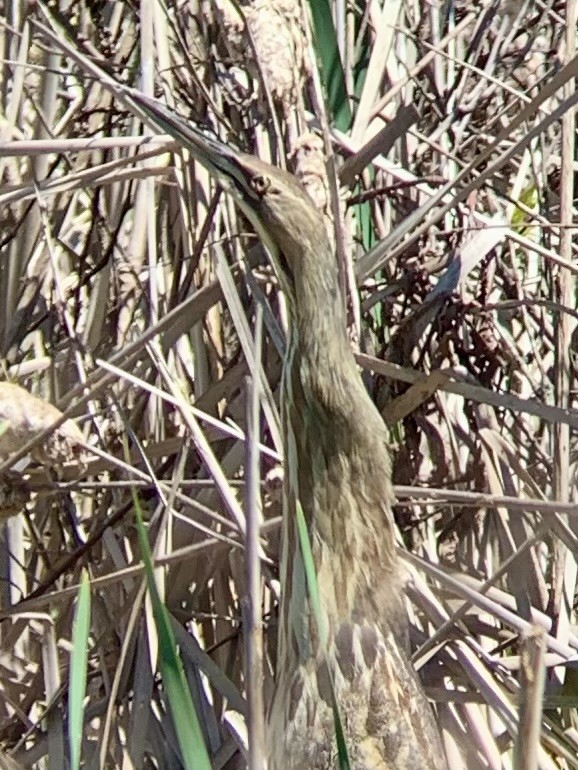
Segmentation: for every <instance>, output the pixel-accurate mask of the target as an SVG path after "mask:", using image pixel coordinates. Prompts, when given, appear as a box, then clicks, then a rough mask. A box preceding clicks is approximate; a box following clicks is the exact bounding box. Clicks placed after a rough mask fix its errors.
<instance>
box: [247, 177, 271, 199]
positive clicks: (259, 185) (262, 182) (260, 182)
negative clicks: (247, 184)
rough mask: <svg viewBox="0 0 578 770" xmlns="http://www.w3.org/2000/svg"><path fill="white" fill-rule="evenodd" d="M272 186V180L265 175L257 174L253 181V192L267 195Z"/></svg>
mask: <svg viewBox="0 0 578 770" xmlns="http://www.w3.org/2000/svg"><path fill="white" fill-rule="evenodd" d="M270 185H271V180H270V179H269V177H268V176H265V175H264V174H255V176H254V177H253V178H252V179H251V187H252V188H253V190H255V192H256V193H257V195H261V196H263V195H265V193H266V192H267V190H268V189H269V187H270Z"/></svg>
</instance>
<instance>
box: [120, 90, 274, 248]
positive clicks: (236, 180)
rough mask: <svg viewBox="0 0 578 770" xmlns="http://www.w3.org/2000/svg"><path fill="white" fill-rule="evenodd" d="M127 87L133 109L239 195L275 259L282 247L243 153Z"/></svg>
mask: <svg viewBox="0 0 578 770" xmlns="http://www.w3.org/2000/svg"><path fill="white" fill-rule="evenodd" d="M123 91H124V95H125V99H126V100H127V101H128V102H130V104H131V106H132V107H133V109H134V108H135V107H136V108H137V109H138V111H140V112H141V113H143V115H142V117H143V118H144V119H145V120H146V122H147V124H149V125H150V126H151V127H152V128H154V129H155V130H157V131H160V132H162V133H165V134H169V135H170V136H172V137H173V138H174V139H175V140H176V141H177V142H179V144H180V145H181V146H182V147H184V148H185V149H186V150H187V151H188V152H190V154H191V155H192V156H193V158H195V160H197V161H199V163H202V165H203V166H205V168H206V169H207V170H208V172H209V173H210V174H211V175H212V176H213V177H214V178H215V179H216V180H217V181H218V182H219V184H221V185H222V187H223V188H224V189H225V190H227V192H229V193H230V194H231V195H232V196H233V197H234V198H235V200H236V202H237V205H238V206H239V208H240V209H241V210H242V211H243V213H244V214H245V216H246V217H247V219H248V220H249V221H250V222H251V223H252V224H253V227H254V228H255V231H256V232H257V234H258V235H259V237H260V239H261V240H262V241H263V242H264V243H265V245H266V246H267V248H268V250H269V252H270V253H271V255H272V257H273V260H274V262H275V261H276V256H277V255H278V252H279V247H278V246H277V244H275V242H274V241H273V240H272V239H271V237H270V235H269V233H268V232H267V229H266V228H265V227H264V225H263V222H262V221H261V219H260V218H259V216H258V214H257V212H256V211H255V203H256V202H258V200H259V199H258V197H257V196H256V194H255V192H254V190H253V189H252V187H251V186H250V184H249V175H250V172H249V171H248V170H247V169H246V168H245V167H244V165H243V163H242V158H243V157H244V156H243V153H241V152H240V151H238V150H234V149H232V148H231V147H228V146H227V145H226V144H223V143H222V142H219V141H218V140H217V139H213V138H210V137H208V136H206V135H205V134H204V133H203V132H202V131H200V130H199V129H198V128H196V127H195V126H194V125H193V124H192V123H189V122H188V121H186V120H185V119H184V118H181V117H180V116H179V115H177V114H176V113H175V112H173V111H172V110H170V109H169V108H168V107H166V106H165V105H164V104H163V103H162V102H159V101H157V100H156V99H151V98H150V97H148V96H145V95H144V94H143V93H142V92H140V91H136V90H133V89H123Z"/></svg>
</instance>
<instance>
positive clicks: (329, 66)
mask: <svg viewBox="0 0 578 770" xmlns="http://www.w3.org/2000/svg"><path fill="white" fill-rule="evenodd" d="M309 6H310V8H311V18H312V20H313V37H314V46H315V52H316V53H317V56H318V59H319V63H320V65H321V72H320V75H321V80H322V82H323V84H324V86H325V92H326V98H327V106H328V109H329V112H330V114H331V115H332V117H333V121H334V123H335V127H336V128H338V129H339V130H340V131H347V129H348V128H349V126H350V125H351V109H350V107H349V99H348V98H347V88H346V86H345V73H344V71H343V64H342V62H341V56H340V55H339V46H338V44H337V36H336V34H335V25H334V24H333V17H332V15H331V8H330V6H329V2H328V0H309Z"/></svg>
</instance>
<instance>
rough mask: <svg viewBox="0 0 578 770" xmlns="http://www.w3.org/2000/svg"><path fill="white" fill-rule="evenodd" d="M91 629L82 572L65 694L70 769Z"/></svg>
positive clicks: (76, 757) (77, 743)
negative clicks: (68, 683)
mask: <svg viewBox="0 0 578 770" xmlns="http://www.w3.org/2000/svg"><path fill="white" fill-rule="evenodd" d="M89 630H90V582H89V579H88V573H87V572H86V570H82V577H81V579H80V588H79V589H78V602H77V605H76V612H75V613H74V623H73V626H72V654H71V656H70V685H69V693H68V741H69V744H70V767H71V770H78V768H79V767H80V751H81V748H82V728H83V718H84V697H85V695H86V667H87V662H88V634H89Z"/></svg>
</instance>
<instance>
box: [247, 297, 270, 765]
mask: <svg viewBox="0 0 578 770" xmlns="http://www.w3.org/2000/svg"><path fill="white" fill-rule="evenodd" d="M262 331H263V310H262V307H261V305H257V312H256V318H255V355H254V361H255V367H254V370H253V375H252V377H251V378H250V380H249V385H250V386H249V387H248V398H247V427H246V435H247V460H246V466H245V504H246V519H247V534H246V557H247V610H248V611H247V613H246V623H247V629H246V639H247V656H246V661H247V671H246V681H247V701H248V719H247V723H248V725H247V726H248V733H249V770H263V768H264V767H265V761H264V760H265V725H264V719H263V711H264V709H263V629H262V612H261V558H260V543H259V538H260V534H261V522H262V514H261V498H260V492H259V479H260V473H259V440H258V439H259V411H260V392H261V387H260V376H259V371H260V368H261V341H262Z"/></svg>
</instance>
